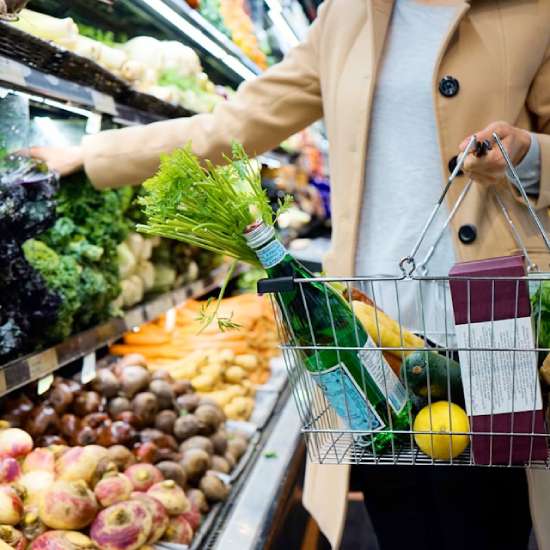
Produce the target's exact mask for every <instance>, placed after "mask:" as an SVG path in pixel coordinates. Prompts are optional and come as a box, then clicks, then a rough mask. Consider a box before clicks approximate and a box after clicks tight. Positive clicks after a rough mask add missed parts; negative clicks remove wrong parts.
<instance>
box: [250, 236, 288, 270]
mask: <svg viewBox="0 0 550 550" xmlns="http://www.w3.org/2000/svg"><path fill="white" fill-rule="evenodd" d="M256 255H257V256H258V259H259V260H260V262H261V264H262V265H263V266H264V268H265V269H269V268H270V267H274V266H276V265H277V264H278V263H280V262H282V261H283V258H284V257H285V256H286V248H285V247H284V246H283V244H282V243H281V241H279V240H278V239H275V240H274V241H271V242H270V243H269V244H267V245H266V246H264V247H263V248H260V249H259V250H256Z"/></svg>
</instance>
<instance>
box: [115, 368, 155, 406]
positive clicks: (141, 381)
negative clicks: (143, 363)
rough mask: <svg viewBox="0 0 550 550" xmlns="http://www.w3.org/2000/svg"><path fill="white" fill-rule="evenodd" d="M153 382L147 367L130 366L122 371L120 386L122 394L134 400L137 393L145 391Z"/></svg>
mask: <svg viewBox="0 0 550 550" xmlns="http://www.w3.org/2000/svg"><path fill="white" fill-rule="evenodd" d="M150 381H151V375H150V374H149V371H148V370H147V369H146V368H145V367H140V366H137V365H128V366H126V367H124V368H123V369H122V372H121V375H120V385H121V390H122V393H123V394H124V395H125V396H126V397H128V398H130V399H131V398H132V397H134V395H136V393H138V392H140V391H142V390H144V389H145V388H147V386H148V385H149V382H150Z"/></svg>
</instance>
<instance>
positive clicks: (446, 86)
mask: <svg viewBox="0 0 550 550" xmlns="http://www.w3.org/2000/svg"><path fill="white" fill-rule="evenodd" d="M459 90H460V84H459V82H458V80H457V79H456V78H455V77H454V76H449V75H447V76H444V77H443V78H442V79H441V80H440V82H439V92H440V93H441V95H442V96H445V97H454V96H455V95H456V94H458V91H459Z"/></svg>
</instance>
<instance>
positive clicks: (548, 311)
mask: <svg viewBox="0 0 550 550" xmlns="http://www.w3.org/2000/svg"><path fill="white" fill-rule="evenodd" d="M531 306H532V316H533V320H534V322H535V334H536V335H537V346H538V347H539V348H550V281H541V282H540V283H538V288H537V290H536V292H535V293H534V294H533V295H532V296H531Z"/></svg>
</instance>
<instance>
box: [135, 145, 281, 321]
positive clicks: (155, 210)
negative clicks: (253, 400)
mask: <svg viewBox="0 0 550 550" xmlns="http://www.w3.org/2000/svg"><path fill="white" fill-rule="evenodd" d="M227 161H228V164H227V165H224V166H215V165H214V164H212V163H211V162H206V163H205V165H204V166H203V165H202V164H201V162H200V161H199V159H198V158H197V157H196V156H195V155H194V154H193V153H192V152H191V149H190V147H189V146H187V147H185V148H184V149H181V150H179V151H176V152H174V153H172V154H171V155H169V156H164V157H163V158H162V160H161V165H160V169H159V171H158V173H157V174H156V175H155V176H154V177H153V178H151V179H149V180H148V181H146V182H145V183H144V185H143V187H144V190H145V194H144V195H143V196H141V197H140V198H139V202H140V204H141V205H142V206H143V209H144V213H145V216H146V218H147V223H144V224H138V225H137V229H138V231H142V232H144V233H148V234H149V235H159V236H161V237H167V238H169V239H175V240H179V241H183V242H186V243H189V244H191V245H193V246H197V247H200V248H204V249H206V250H209V251H211V252H214V253H216V254H220V255H223V256H230V257H232V258H234V259H235V260H240V261H243V262H247V263H249V264H251V265H252V266H254V267H261V266H260V262H259V261H258V258H257V257H256V254H255V253H254V252H253V251H252V250H251V249H250V248H249V247H248V245H247V243H246V240H245V238H244V236H243V234H244V231H245V229H246V228H247V227H248V226H249V225H250V224H251V223H253V222H254V221H256V220H258V219H261V220H262V221H263V222H264V223H266V224H268V225H273V224H274V223H275V217H274V215H273V210H272V208H271V206H270V204H269V201H268V198H267V195H266V193H265V191H264V190H263V188H262V183H261V177H260V173H259V170H258V169H257V168H256V166H255V165H254V163H253V162H252V161H250V159H249V158H248V157H247V156H246V153H245V152H244V149H243V147H242V146H241V145H238V144H234V145H233V150H232V158H231V159H229V158H227ZM289 204H290V199H289V198H286V199H285V200H284V201H283V202H282V204H281V205H280V210H279V212H282V211H284V210H285V209H286V208H288V206H289ZM235 265H236V263H235V262H234V263H233V264H232V266H231V268H230V270H229V272H228V275H227V276H226V279H225V281H224V284H223V286H222V289H221V291H220V294H219V296H218V299H217V300H216V302H215V304H214V307H211V306H212V303H207V304H206V306H205V308H204V309H203V311H202V312H201V314H200V317H199V318H200V320H201V321H202V322H203V326H207V325H208V324H210V323H211V322H212V321H213V320H214V318H215V317H216V314H217V311H218V309H219V305H220V302H221V299H222V298H223V295H224V292H225V290H226V288H227V284H228V282H229V280H230V279H231V277H232V276H233V273H234V270H235ZM217 321H218V326H219V327H220V329H221V330H227V329H231V328H236V324H235V323H234V322H233V321H232V320H231V319H218V320H217Z"/></svg>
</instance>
